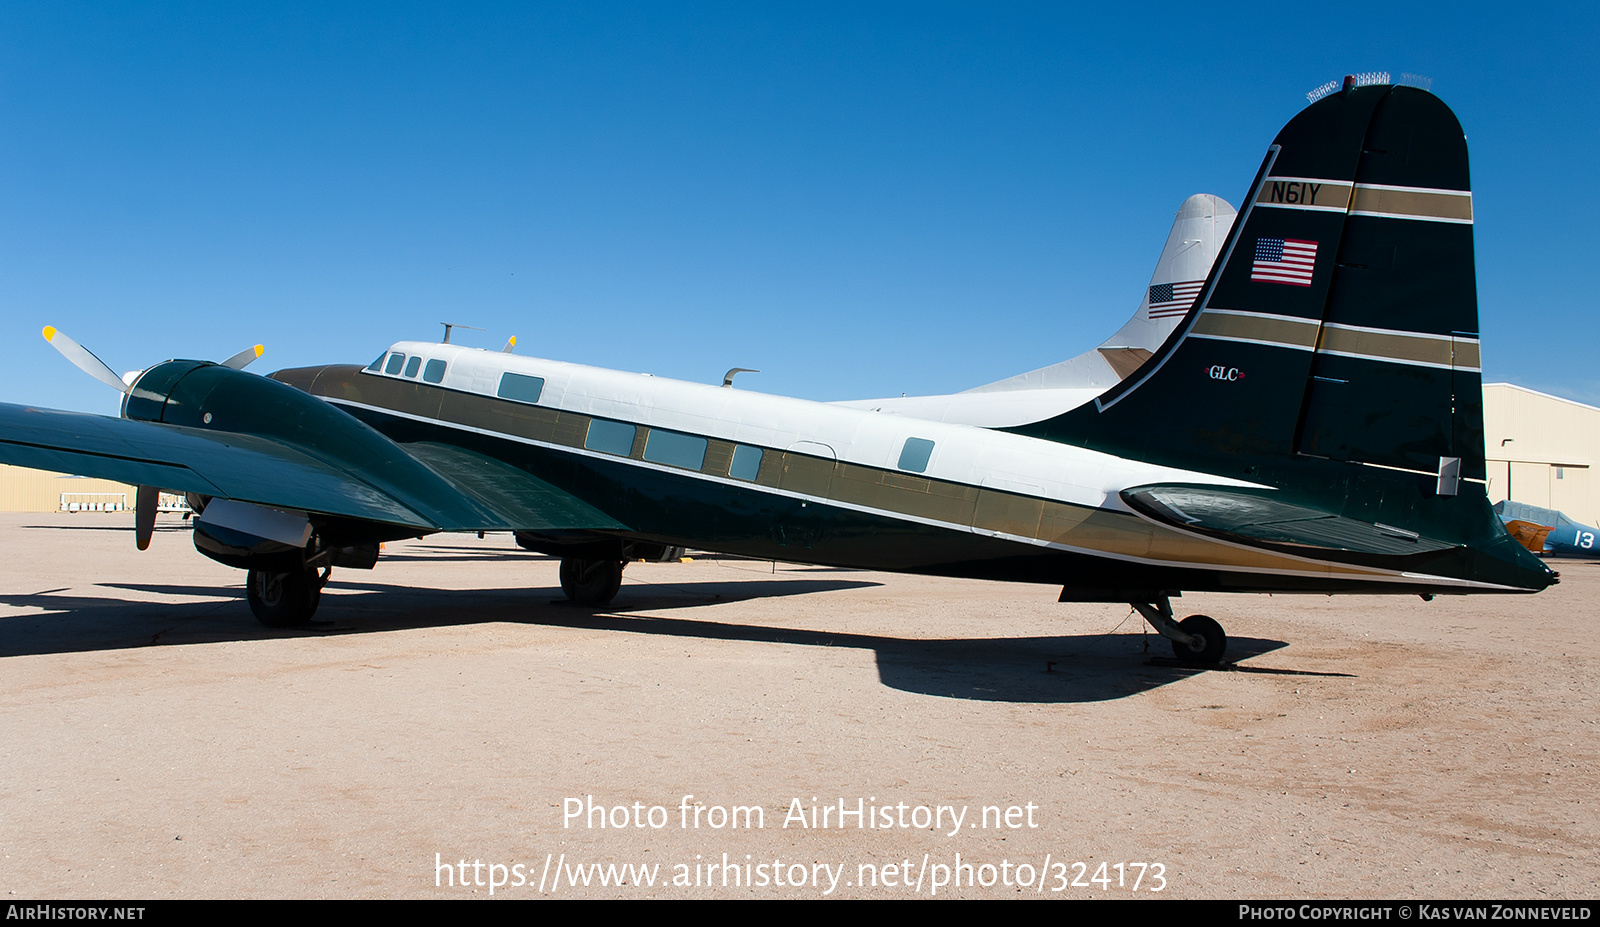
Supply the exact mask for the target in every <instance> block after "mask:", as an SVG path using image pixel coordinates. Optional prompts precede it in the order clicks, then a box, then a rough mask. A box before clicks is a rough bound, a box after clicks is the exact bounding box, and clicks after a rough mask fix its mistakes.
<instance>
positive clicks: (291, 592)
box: [244, 570, 322, 628]
mask: <svg viewBox="0 0 1600 927" xmlns="http://www.w3.org/2000/svg"><path fill="white" fill-rule="evenodd" d="M321 579H322V578H321V577H320V576H319V575H318V574H317V572H316V571H315V570H297V571H295V572H292V573H268V572H267V571H265V570H251V571H250V572H249V574H248V575H247V576H246V577H245V584H244V588H245V593H244V597H245V600H246V601H248V602H249V603H250V611H251V612H253V613H254V614H255V616H256V620H257V621H259V622H261V623H262V624H264V625H266V626H267V627H269V628H299V627H304V626H305V625H307V624H310V623H311V616H312V615H315V614H316V613H317V606H318V605H320V604H321V603H322V582H321Z"/></svg>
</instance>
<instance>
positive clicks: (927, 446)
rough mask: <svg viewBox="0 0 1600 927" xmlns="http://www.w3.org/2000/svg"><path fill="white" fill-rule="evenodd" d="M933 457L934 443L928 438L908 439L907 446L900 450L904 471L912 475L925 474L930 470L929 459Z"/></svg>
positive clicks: (901, 464)
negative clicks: (908, 471)
mask: <svg viewBox="0 0 1600 927" xmlns="http://www.w3.org/2000/svg"><path fill="white" fill-rule="evenodd" d="M932 456H933V442H932V441H929V440H928V439H927V438H907V439H906V446H905V447H903V448H901V449H900V463H899V464H898V466H899V467H900V469H902V470H910V471H911V472H912V473H923V472H926V471H927V469H928V458H929V457H932Z"/></svg>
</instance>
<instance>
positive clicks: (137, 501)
mask: <svg viewBox="0 0 1600 927" xmlns="http://www.w3.org/2000/svg"><path fill="white" fill-rule="evenodd" d="M44 340H46V341H48V342H50V346H51V347H53V348H55V349H56V350H57V351H60V352H61V356H62V357H65V358H66V359H67V360H69V361H72V364H73V366H75V367H77V368H78V369H79V370H82V371H83V372H84V373H87V374H88V375H89V376H91V377H94V378H95V379H96V380H99V381H100V382H101V383H104V384H106V385H107V386H110V387H112V388H113V389H115V390H117V391H118V392H121V393H126V392H128V391H129V390H131V389H133V384H134V382H135V381H137V380H138V379H139V375H140V374H141V373H144V371H142V370H133V371H129V372H128V373H126V374H123V375H122V376H120V377H119V376H117V375H116V373H115V372H114V371H113V370H112V369H111V368H110V367H108V366H106V362H105V361H103V360H101V359H100V358H98V357H96V356H94V352H93V351H90V350H89V349H88V348H86V347H84V346H83V345H81V344H79V343H78V342H76V341H73V340H72V339H71V338H69V337H67V336H66V335H64V334H62V333H61V332H60V331H57V330H56V328H55V326H53V325H46V326H45V327H44ZM265 350H266V349H265V348H263V347H262V346H261V345H259V344H258V345H254V346H252V347H248V348H245V349H244V350H243V351H240V352H239V353H238V354H235V355H233V356H232V357H230V358H228V359H227V360H225V361H223V362H222V366H224V367H229V368H231V369H233V370H243V369H244V368H246V367H248V366H249V365H250V362H251V361H254V360H255V359H256V358H258V357H260V356H261V354H262V352H263V351H265ZM160 501H161V491H160V490H159V489H158V488H156V487H154V486H140V487H139V488H138V492H137V494H136V495H135V496H134V504H133V542H134V545H135V546H137V547H138V548H139V549H140V550H148V549H149V548H150V538H151V536H152V535H154V534H155V530H156V509H157V508H158V506H159V504H160Z"/></svg>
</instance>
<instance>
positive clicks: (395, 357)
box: [383, 354, 406, 376]
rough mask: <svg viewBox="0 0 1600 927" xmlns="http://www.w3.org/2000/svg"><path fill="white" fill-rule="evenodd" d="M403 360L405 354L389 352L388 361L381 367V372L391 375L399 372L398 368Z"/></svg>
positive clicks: (404, 360) (403, 362) (404, 359)
mask: <svg viewBox="0 0 1600 927" xmlns="http://www.w3.org/2000/svg"><path fill="white" fill-rule="evenodd" d="M405 362H406V356H405V355H404V354H390V355H389V363H388V365H387V366H385V367H384V368H383V372H384V373H387V374H389V375H390V376H393V375H394V374H397V373H399V372H400V368H401V366H402V365H404V364H405Z"/></svg>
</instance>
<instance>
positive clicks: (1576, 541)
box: [1494, 500, 1600, 557]
mask: <svg viewBox="0 0 1600 927" xmlns="http://www.w3.org/2000/svg"><path fill="white" fill-rule="evenodd" d="M1494 510H1495V512H1496V513H1497V514H1499V516H1500V518H1501V520H1502V521H1504V522H1505V523H1506V530H1507V531H1508V532H1510V534H1511V536H1512V537H1513V538H1516V539H1517V543H1519V544H1521V545H1522V546H1524V547H1526V548H1528V549H1529V550H1531V551H1533V552H1534V553H1536V554H1548V555H1550V556H1552V557H1600V544H1597V543H1595V539H1596V538H1600V528H1592V527H1590V526H1588V525H1580V524H1578V523H1577V522H1575V521H1573V520H1572V519H1570V518H1568V517H1567V516H1566V515H1565V514H1563V513H1561V512H1557V511H1556V510H1555V509H1546V508H1540V507H1539V506H1537V505H1528V504H1527V503H1526V502H1512V501H1510V500H1503V501H1500V502H1496V503H1495V504H1494Z"/></svg>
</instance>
